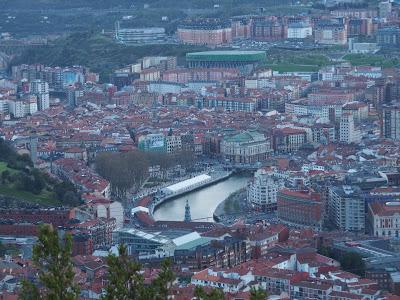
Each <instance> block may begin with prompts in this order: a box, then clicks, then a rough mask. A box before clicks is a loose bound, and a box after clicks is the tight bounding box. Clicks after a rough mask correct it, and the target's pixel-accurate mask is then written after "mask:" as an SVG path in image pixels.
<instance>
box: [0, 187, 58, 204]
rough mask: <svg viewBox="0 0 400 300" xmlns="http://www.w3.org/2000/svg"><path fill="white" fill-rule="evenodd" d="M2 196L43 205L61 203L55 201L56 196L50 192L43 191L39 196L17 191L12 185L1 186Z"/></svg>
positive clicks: (0, 192)
mask: <svg viewBox="0 0 400 300" xmlns="http://www.w3.org/2000/svg"><path fill="white" fill-rule="evenodd" d="M0 194H2V195H6V196H10V197H14V198H19V199H22V200H25V201H27V202H30V203H37V204H43V205H60V204H61V203H60V201H58V200H55V198H54V194H53V193H51V192H48V191H42V192H41V193H40V194H39V195H35V194H33V193H30V192H26V191H21V190H17V189H16V188H15V187H14V186H12V185H0Z"/></svg>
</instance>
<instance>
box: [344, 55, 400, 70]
mask: <svg viewBox="0 0 400 300" xmlns="http://www.w3.org/2000/svg"><path fill="white" fill-rule="evenodd" d="M343 59H345V60H347V61H349V62H350V63H351V64H352V65H353V66H376V67H382V68H389V67H395V66H398V65H399V64H400V59H399V58H385V57H384V56H382V55H375V54H374V55H373V54H347V55H345V56H344V57H343Z"/></svg>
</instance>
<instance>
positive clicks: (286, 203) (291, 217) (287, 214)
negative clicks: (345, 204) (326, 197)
mask: <svg viewBox="0 0 400 300" xmlns="http://www.w3.org/2000/svg"><path fill="white" fill-rule="evenodd" d="M277 201H278V217H279V218H280V219H281V220H283V221H286V222H290V223H295V224H299V225H304V226H312V227H319V226H320V223H321V211H322V201H321V195H320V194H318V193H315V192H312V191H309V190H301V191H298V190H290V189H283V190H281V191H279V192H278V198H277Z"/></svg>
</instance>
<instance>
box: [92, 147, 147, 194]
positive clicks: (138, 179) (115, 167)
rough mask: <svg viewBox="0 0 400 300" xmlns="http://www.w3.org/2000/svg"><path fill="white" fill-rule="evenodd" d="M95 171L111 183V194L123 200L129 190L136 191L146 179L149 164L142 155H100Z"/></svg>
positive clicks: (135, 153) (136, 153) (130, 153)
mask: <svg viewBox="0 0 400 300" xmlns="http://www.w3.org/2000/svg"><path fill="white" fill-rule="evenodd" d="M96 170H97V172H98V173H99V174H100V175H101V176H103V177H104V178H105V179H107V180H108V181H110V183H111V192H112V194H113V196H115V197H116V198H118V199H121V200H125V198H126V193H127V191H128V190H129V189H134V190H137V189H138V188H140V187H141V185H142V184H143V183H144V182H145V180H146V179H147V177H148V171H149V162H148V160H147V159H146V156H145V155H144V153H142V152H140V151H131V152H128V153H102V154H100V155H98V156H97V158H96Z"/></svg>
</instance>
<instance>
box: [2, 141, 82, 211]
mask: <svg viewBox="0 0 400 300" xmlns="http://www.w3.org/2000/svg"><path fill="white" fill-rule="evenodd" d="M0 196H1V197H0V206H1V203H2V202H4V201H11V200H10V199H20V200H21V202H22V203H23V204H24V205H26V204H27V203H31V204H39V205H44V206H59V205H63V206H75V205H79V203H80V196H79V195H78V193H77V191H76V189H75V187H74V186H73V185H72V184H71V183H69V182H65V181H64V182H59V181H57V180H55V179H53V178H51V177H49V176H48V175H47V174H45V173H43V172H42V171H40V170H38V169H36V168H34V167H33V164H32V161H31V160H30V158H29V156H28V155H26V154H24V155H19V154H17V153H16V152H15V151H14V149H12V148H11V147H10V146H9V145H8V144H7V143H6V142H4V140H2V139H0Z"/></svg>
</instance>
